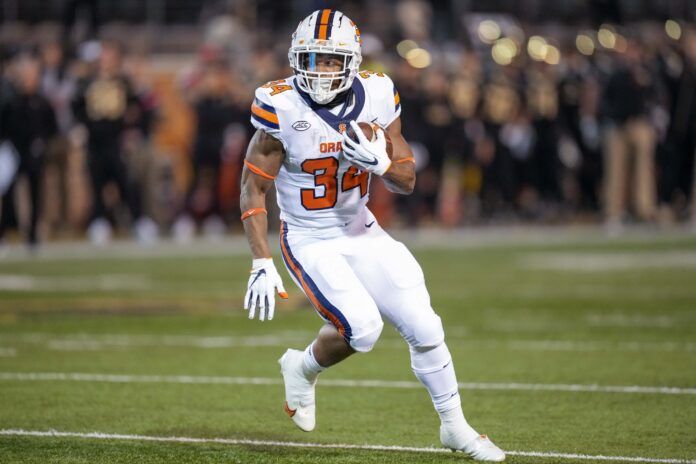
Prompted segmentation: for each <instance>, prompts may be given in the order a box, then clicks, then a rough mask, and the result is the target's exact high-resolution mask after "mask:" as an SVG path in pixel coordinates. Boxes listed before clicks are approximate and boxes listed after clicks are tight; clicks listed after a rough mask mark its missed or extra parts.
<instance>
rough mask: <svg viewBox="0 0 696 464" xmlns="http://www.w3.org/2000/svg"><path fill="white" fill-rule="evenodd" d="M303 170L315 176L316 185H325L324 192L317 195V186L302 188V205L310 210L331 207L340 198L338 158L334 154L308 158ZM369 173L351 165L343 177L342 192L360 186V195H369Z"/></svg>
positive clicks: (303, 164)
mask: <svg viewBox="0 0 696 464" xmlns="http://www.w3.org/2000/svg"><path fill="white" fill-rule="evenodd" d="M302 170H303V171H304V172H306V173H307V174H312V175H313V176H314V185H315V186H316V187H324V194H323V195H320V196H317V190H316V189H315V188H309V189H301V190H300V195H301V197H302V206H304V207H305V209H308V210H319V209H330V208H333V207H334V206H336V201H337V200H338V190H337V187H338V178H337V176H336V174H337V171H338V160H337V159H336V158H334V157H333V156H328V157H326V158H317V159H308V160H305V161H304V162H303V163H302ZM367 184H368V173H367V172H360V171H358V170H357V169H356V168H355V166H351V167H350V168H349V169H348V170H347V171H346V172H345V173H344V174H343V177H342V179H341V192H347V191H349V190H352V189H354V188H356V187H360V196H361V197H364V196H365V195H367Z"/></svg>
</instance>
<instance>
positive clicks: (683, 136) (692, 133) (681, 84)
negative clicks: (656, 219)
mask: <svg viewBox="0 0 696 464" xmlns="http://www.w3.org/2000/svg"><path fill="white" fill-rule="evenodd" d="M683 49H684V50H683V54H681V55H677V54H674V55H672V56H669V57H668V58H667V60H666V63H665V68H666V70H665V82H666V87H667V92H668V97H669V102H670V106H671V108H672V111H671V114H670V123H669V127H668V129H667V137H666V141H665V143H664V144H663V153H662V154H663V156H662V160H661V161H662V162H661V179H660V192H659V193H660V219H661V221H663V222H666V223H671V222H672V221H673V220H674V211H673V210H672V205H673V204H674V203H677V202H679V198H681V204H682V208H683V207H684V206H685V204H686V200H687V199H688V198H689V197H691V202H694V198H693V196H692V192H693V187H692V186H693V184H694V169H695V166H694V158H695V157H696V31H694V30H693V29H691V30H689V31H687V33H686V34H685V36H684V39H683ZM675 200H676V201H675Z"/></svg>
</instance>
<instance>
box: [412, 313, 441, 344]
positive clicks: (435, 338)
mask: <svg viewBox="0 0 696 464" xmlns="http://www.w3.org/2000/svg"><path fill="white" fill-rule="evenodd" d="M410 332H411V336H410V337H409V338H410V340H409V338H407V340H406V341H407V342H408V344H409V345H410V346H411V347H413V348H418V349H427V348H428V347H430V348H434V347H436V346H439V345H441V344H442V343H444V341H445V331H444V329H443V328H442V320H441V319H440V316H438V315H437V314H435V313H434V312H431V313H430V314H429V315H428V316H426V317H421V318H418V319H417V320H416V321H415V323H414V324H413V327H411V328H410Z"/></svg>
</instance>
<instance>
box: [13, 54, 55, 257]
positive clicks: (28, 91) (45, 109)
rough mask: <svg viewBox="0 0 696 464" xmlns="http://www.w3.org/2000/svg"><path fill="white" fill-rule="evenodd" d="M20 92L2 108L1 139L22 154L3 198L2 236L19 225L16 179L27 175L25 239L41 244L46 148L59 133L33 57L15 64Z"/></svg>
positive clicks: (37, 65) (31, 243) (31, 244)
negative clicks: (27, 195) (27, 206)
mask: <svg viewBox="0 0 696 464" xmlns="http://www.w3.org/2000/svg"><path fill="white" fill-rule="evenodd" d="M15 70H16V87H17V92H16V93H15V95H14V96H12V97H11V98H10V99H9V101H7V102H6V103H5V105H4V106H3V107H2V109H1V112H2V114H1V115H0V130H1V131H2V133H1V134H0V139H7V140H9V141H10V142H11V143H12V145H13V146H14V147H15V149H16V151H17V153H18V154H19V166H18V170H17V172H16V175H15V177H14V181H13V182H12V184H11V185H10V186H9V188H8V190H7V192H6V194H5V195H4V196H3V198H2V213H1V216H0V239H2V237H3V236H4V234H5V231H6V229H8V228H9V227H17V226H18V221H17V214H16V211H15V190H16V186H17V180H18V178H19V177H20V176H21V175H25V176H26V178H27V180H28V182H29V199H30V200H29V201H30V207H31V214H30V218H29V226H28V231H27V236H26V240H27V243H28V244H29V245H30V246H34V245H36V244H38V232H37V225H38V222H39V215H40V212H41V203H40V198H41V175H42V172H43V166H44V160H45V157H46V151H47V147H48V145H49V143H50V142H51V138H52V137H53V136H54V135H55V134H56V133H57V131H58V128H57V123H56V116H55V113H54V111H53V108H52V107H51V104H50V102H49V101H48V100H47V99H46V98H45V97H43V96H42V95H41V94H40V93H39V91H40V84H41V67H40V63H39V61H38V60H37V59H36V58H34V57H31V56H23V57H21V58H20V59H19V61H18V63H17V64H16V69H15Z"/></svg>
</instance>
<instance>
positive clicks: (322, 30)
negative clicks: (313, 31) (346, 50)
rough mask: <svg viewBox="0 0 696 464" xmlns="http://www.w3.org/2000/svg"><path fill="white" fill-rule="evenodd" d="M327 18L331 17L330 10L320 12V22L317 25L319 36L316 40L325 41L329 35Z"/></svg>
mask: <svg viewBox="0 0 696 464" xmlns="http://www.w3.org/2000/svg"><path fill="white" fill-rule="evenodd" d="M329 16H331V10H330V9H326V10H324V11H322V12H321V21H320V23H319V35H318V37H317V39H320V40H326V39H328V35H329Z"/></svg>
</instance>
